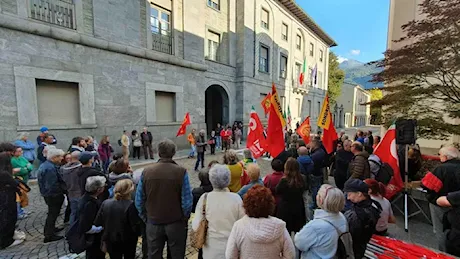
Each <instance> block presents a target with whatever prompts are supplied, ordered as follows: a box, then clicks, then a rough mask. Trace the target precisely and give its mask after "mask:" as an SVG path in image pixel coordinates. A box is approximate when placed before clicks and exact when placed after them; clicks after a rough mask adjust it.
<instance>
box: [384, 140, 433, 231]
mask: <svg viewBox="0 0 460 260" xmlns="http://www.w3.org/2000/svg"><path fill="white" fill-rule="evenodd" d="M409 147H410V146H409V145H408V144H406V147H405V154H404V156H405V158H404V164H405V165H404V190H403V192H402V193H399V194H398V196H397V197H396V198H395V199H394V200H393V201H392V202H391V204H393V205H394V206H395V208H396V209H397V210H398V211H399V212H401V214H403V215H404V230H405V231H406V232H409V218H411V217H414V216H416V215H418V214H420V213H421V214H423V216H424V217H425V218H426V220H428V222H430V224H431V220H430V218H429V217H428V215H427V214H426V213H425V211H423V209H422V207H420V204H418V202H417V201H416V200H415V199H414V198H413V197H412V194H411V193H410V190H412V188H410V189H409V177H408V172H409V159H408V153H409ZM403 197H404V211H403V210H401V208H399V207H398V205H396V202H397V201H399V200H400V199H401V198H403ZM409 199H410V200H411V201H412V203H414V205H415V206H416V207H417V209H418V210H417V211H415V212H413V213H411V214H409V204H408V202H409Z"/></svg>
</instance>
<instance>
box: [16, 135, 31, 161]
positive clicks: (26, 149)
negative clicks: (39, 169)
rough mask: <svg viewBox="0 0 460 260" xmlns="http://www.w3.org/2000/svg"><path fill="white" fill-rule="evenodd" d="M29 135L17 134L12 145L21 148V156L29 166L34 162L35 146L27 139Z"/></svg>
mask: <svg viewBox="0 0 460 260" xmlns="http://www.w3.org/2000/svg"><path fill="white" fill-rule="evenodd" d="M28 138H29V133H25V132H22V133H18V137H17V139H16V141H14V143H13V144H14V145H15V146H17V147H21V148H22V151H23V156H24V158H26V160H27V161H28V162H29V163H30V164H34V161H35V144H34V143H32V142H31V141H30V140H29V139H28Z"/></svg>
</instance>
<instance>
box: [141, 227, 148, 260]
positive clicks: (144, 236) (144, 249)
mask: <svg viewBox="0 0 460 260" xmlns="http://www.w3.org/2000/svg"><path fill="white" fill-rule="evenodd" d="M141 231H142V259H147V258H148V257H149V248H148V243H147V226H146V225H145V223H144V222H141Z"/></svg>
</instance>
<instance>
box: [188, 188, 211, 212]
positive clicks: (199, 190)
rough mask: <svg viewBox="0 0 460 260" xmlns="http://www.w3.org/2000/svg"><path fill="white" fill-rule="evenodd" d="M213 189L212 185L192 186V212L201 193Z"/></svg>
mask: <svg viewBox="0 0 460 260" xmlns="http://www.w3.org/2000/svg"><path fill="white" fill-rule="evenodd" d="M212 190H213V188H212V185H211V184H209V185H201V186H200V187H198V188H193V190H192V195H193V207H192V212H193V213H195V208H196V204H198V200H199V199H200V197H201V195H203V194H205V193H206V192H211V191H212Z"/></svg>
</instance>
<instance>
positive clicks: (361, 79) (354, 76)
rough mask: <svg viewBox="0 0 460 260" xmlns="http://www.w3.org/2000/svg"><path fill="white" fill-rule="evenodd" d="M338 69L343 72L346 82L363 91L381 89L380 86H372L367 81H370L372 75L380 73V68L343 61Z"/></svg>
mask: <svg viewBox="0 0 460 260" xmlns="http://www.w3.org/2000/svg"><path fill="white" fill-rule="evenodd" d="M339 68H341V69H342V70H343V71H345V81H346V82H351V83H356V84H359V85H361V86H363V87H364V88H365V89H372V88H380V87H383V85H382V84H373V83H370V82H369V80H371V79H372V74H374V73H377V72H380V71H381V69H380V68H377V67H375V66H374V65H366V64H365V63H362V62H360V61H357V60H345V61H343V62H342V63H340V65H339Z"/></svg>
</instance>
